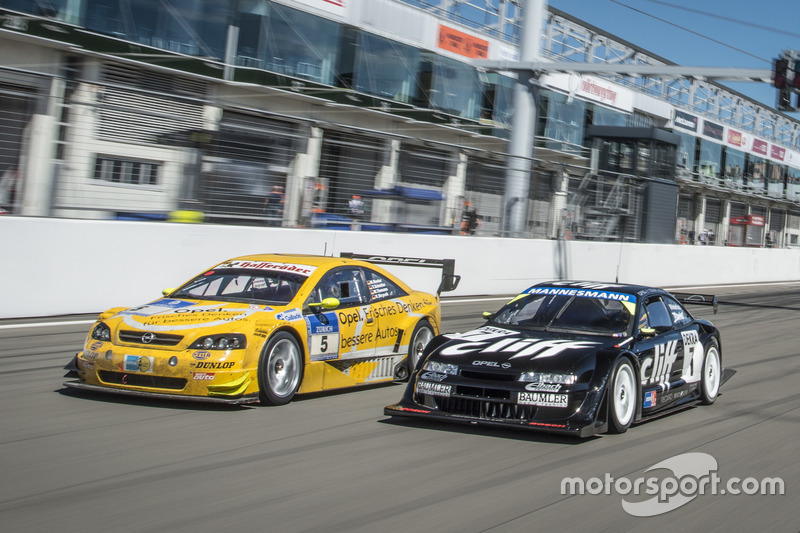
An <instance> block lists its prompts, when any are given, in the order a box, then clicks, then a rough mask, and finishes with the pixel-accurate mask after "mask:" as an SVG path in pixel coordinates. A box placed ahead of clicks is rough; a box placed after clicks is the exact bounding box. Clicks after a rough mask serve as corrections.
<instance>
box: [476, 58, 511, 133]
mask: <svg viewBox="0 0 800 533" xmlns="http://www.w3.org/2000/svg"><path fill="white" fill-rule="evenodd" d="M481 76H482V78H483V104H482V106H481V119H485V120H491V121H493V122H494V123H495V124H496V125H497V126H498V127H497V128H496V129H495V130H494V132H493V134H494V135H496V136H498V137H506V138H507V137H508V132H509V130H510V128H511V115H512V114H513V112H514V108H513V106H514V80H513V79H511V78H509V77H507V76H501V75H499V74H496V73H493V72H489V73H483V74H481Z"/></svg>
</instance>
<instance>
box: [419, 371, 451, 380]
mask: <svg viewBox="0 0 800 533" xmlns="http://www.w3.org/2000/svg"><path fill="white" fill-rule="evenodd" d="M420 379H428V380H430V381H444V380H446V379H447V374H440V373H438V372H425V373H424V374H422V375H421V376H420Z"/></svg>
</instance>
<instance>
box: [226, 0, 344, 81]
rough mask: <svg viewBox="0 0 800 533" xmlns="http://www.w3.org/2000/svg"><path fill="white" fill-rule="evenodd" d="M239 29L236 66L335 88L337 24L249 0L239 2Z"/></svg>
mask: <svg viewBox="0 0 800 533" xmlns="http://www.w3.org/2000/svg"><path fill="white" fill-rule="evenodd" d="M226 5H227V4H226ZM239 25H240V29H239V48H238V50H237V56H238V57H237V62H238V63H239V64H241V65H246V66H253V67H259V68H264V69H266V70H269V71H272V72H277V73H279V74H286V75H288V76H294V77H297V78H303V79H306V80H309V81H313V82H317V83H323V84H326V85H334V84H335V81H336V78H337V73H336V72H335V70H336V69H335V66H336V59H337V55H338V52H339V47H340V42H341V34H342V26H341V25H340V24H338V23H336V22H334V21H331V20H327V19H324V18H321V17H316V16H314V15H310V14H308V13H304V12H302V11H298V10H297V9H291V8H289V7H286V6H283V5H280V4H277V3H273V2H268V1H266V0H249V1H243V2H240V7H239Z"/></svg>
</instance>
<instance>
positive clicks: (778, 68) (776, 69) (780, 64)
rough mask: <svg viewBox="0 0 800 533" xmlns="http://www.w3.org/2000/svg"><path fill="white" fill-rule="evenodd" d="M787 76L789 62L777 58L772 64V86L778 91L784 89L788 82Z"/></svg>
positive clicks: (782, 58)
mask: <svg viewBox="0 0 800 533" xmlns="http://www.w3.org/2000/svg"><path fill="white" fill-rule="evenodd" d="M788 74H789V60H788V59H786V58H784V57H779V58H777V59H776V60H775V61H774V62H773V76H772V84H773V85H774V86H775V87H777V88H778V89H783V88H784V87H786V83H787V82H788V79H787V76H788Z"/></svg>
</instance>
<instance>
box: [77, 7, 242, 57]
mask: <svg viewBox="0 0 800 533" xmlns="http://www.w3.org/2000/svg"><path fill="white" fill-rule="evenodd" d="M228 9H229V3H228V2H227V1H225V0H203V1H201V2H197V1H189V0H178V1H173V2H159V1H156V0H143V1H139V2H120V1H118V0H85V7H84V11H83V13H84V15H83V17H82V22H81V24H82V25H84V26H85V27H86V28H87V29H90V30H94V31H97V32H100V33H105V34H107V35H112V36H114V37H119V38H122V39H126V40H129V41H134V42H139V43H142V44H144V45H148V46H154V47H156V48H161V49H163V50H169V51H170V52H177V53H180V54H187V55H192V56H200V57H211V58H216V59H221V58H223V57H225V39H226V36H227V33H228Z"/></svg>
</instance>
